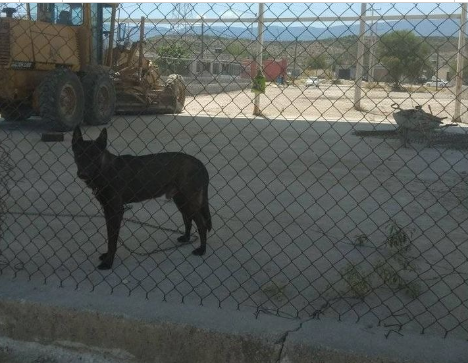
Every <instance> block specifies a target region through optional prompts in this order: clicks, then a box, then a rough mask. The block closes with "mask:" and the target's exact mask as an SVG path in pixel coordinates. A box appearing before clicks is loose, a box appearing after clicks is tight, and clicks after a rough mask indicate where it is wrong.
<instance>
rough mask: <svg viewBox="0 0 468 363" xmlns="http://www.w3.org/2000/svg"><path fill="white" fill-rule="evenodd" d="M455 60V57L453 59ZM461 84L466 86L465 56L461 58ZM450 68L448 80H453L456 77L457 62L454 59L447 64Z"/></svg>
mask: <svg viewBox="0 0 468 363" xmlns="http://www.w3.org/2000/svg"><path fill="white" fill-rule="evenodd" d="M454 58H455V57H454ZM463 58H464V60H463V83H464V84H468V58H467V57H466V56H464V57H463ZM449 67H450V79H451V80H452V79H454V78H455V77H456V76H457V60H456V58H455V59H453V60H452V61H451V62H450V63H449Z"/></svg>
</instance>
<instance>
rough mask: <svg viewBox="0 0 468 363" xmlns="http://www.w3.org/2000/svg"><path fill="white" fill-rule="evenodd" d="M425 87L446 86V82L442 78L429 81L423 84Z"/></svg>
mask: <svg viewBox="0 0 468 363" xmlns="http://www.w3.org/2000/svg"><path fill="white" fill-rule="evenodd" d="M424 85H425V86H426V87H447V85H448V82H447V81H444V80H443V79H439V80H438V81H429V82H426V83H425V84H424Z"/></svg>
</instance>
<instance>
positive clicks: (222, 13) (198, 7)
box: [0, 2, 461, 28]
mask: <svg viewBox="0 0 468 363" xmlns="http://www.w3.org/2000/svg"><path fill="white" fill-rule="evenodd" d="M3 4H6V3H3ZM10 4H11V3H10ZM176 4H178V5H177V6H176ZM1 5H2V3H0V6H1ZM15 5H16V6H18V5H19V4H15ZM258 6H259V5H258V3H245V2H237V3H223V2H216V3H213V2H211V3H206V2H198V3H173V2H166V3H164V2H163V3H121V4H120V16H119V18H120V19H125V18H132V19H135V20H139V19H140V18H141V16H145V17H146V18H149V19H154V20H158V19H165V18H183V17H184V15H185V17H186V18H191V19H198V18H200V17H202V16H203V17H204V18H205V19H206V18H208V19H210V18H221V19H227V18H241V19H242V18H243V19H246V18H255V17H256V15H257V13H258ZM371 6H374V15H376V16H380V15H398V14H413V15H414V14H419V15H424V14H453V13H455V14H459V13H460V9H461V5H460V4H459V3H453V2H446V3H439V4H437V3H424V2H423V3H407V2H406V3H375V4H372V3H368V8H370V7H371ZM2 7H3V6H2ZM360 11H361V4H360V3H336V2H335V3H297V2H296V3H279V2H274V3H265V14H264V16H265V18H288V17H289V18H291V17H297V16H298V17H302V18H303V17H316V16H320V17H334V16H359V15H360ZM370 13H371V12H370V11H369V13H368V14H369V15H370ZM177 14H178V15H177ZM306 24H310V23H306ZM340 24H343V22H340ZM344 24H349V22H345V23H344ZM278 25H280V24H278ZM284 25H291V23H284ZM294 25H298V24H297V23H292V26H294ZM331 25H333V24H332V23H330V22H324V23H321V22H314V23H313V26H314V27H319V28H320V27H324V28H325V27H327V26H331ZM236 26H245V27H248V26H250V22H245V23H237V24H236Z"/></svg>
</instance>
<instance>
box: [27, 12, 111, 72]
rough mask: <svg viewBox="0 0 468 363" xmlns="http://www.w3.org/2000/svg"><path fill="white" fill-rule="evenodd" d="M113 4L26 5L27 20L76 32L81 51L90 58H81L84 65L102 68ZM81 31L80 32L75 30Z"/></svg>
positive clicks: (107, 43) (107, 44)
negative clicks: (87, 53)
mask: <svg viewBox="0 0 468 363" xmlns="http://www.w3.org/2000/svg"><path fill="white" fill-rule="evenodd" d="M112 6H115V5H112V4H98V3H91V4H90V3H36V4H34V3H32V4H29V11H28V13H29V18H30V20H33V21H40V22H45V23H50V24H55V25H63V26H67V27H71V28H74V29H75V30H76V34H77V38H78V42H79V43H81V45H82V48H87V49H89V50H90V51H89V55H88V56H86V57H81V59H82V62H83V63H85V64H88V63H90V64H103V62H104V58H105V57H104V54H105V53H104V52H105V51H106V49H108V47H109V34H110V24H111V17H112ZM78 28H82V30H80V29H78Z"/></svg>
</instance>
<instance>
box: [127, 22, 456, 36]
mask: <svg viewBox="0 0 468 363" xmlns="http://www.w3.org/2000/svg"><path fill="white" fill-rule="evenodd" d="M459 26H460V25H459V22H458V21H457V20H455V19H437V20H430V19H424V20H400V21H379V22H378V23H375V24H374V25H373V26H372V29H373V33H374V34H375V33H377V34H378V35H382V34H385V33H388V32H391V31H394V30H412V31H413V32H414V33H415V34H416V35H418V36H421V37H429V36H431V37H458V31H459ZM369 27H370V25H368V26H367V28H368V29H367V30H370V29H369ZM145 28H146V38H147V39H149V38H152V37H158V36H162V35H182V34H187V35H201V34H202V31H203V34H204V35H206V36H217V37H225V38H240V39H254V38H255V37H256V35H257V33H258V29H257V27H256V26H253V27H252V26H251V27H245V26H244V27H241V26H227V25H217V24H205V25H204V26H203V29H202V26H201V25H196V26H187V27H182V26H181V27H178V28H169V27H167V26H148V25H147V26H145ZM358 34H359V23H358V22H354V23H352V24H350V25H346V24H342V25H333V26H329V27H326V28H325V27H315V26H312V25H311V26H308V25H294V26H282V25H275V24H267V25H265V29H264V33H263V36H264V40H265V41H274V40H276V41H293V40H295V39H297V40H300V41H313V40H323V39H329V38H340V37H344V36H350V35H358ZM368 34H369V35H370V34H371V33H370V32H368ZM130 37H131V39H132V40H137V39H138V31H137V30H136V29H133V30H132V32H131V36H130Z"/></svg>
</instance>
